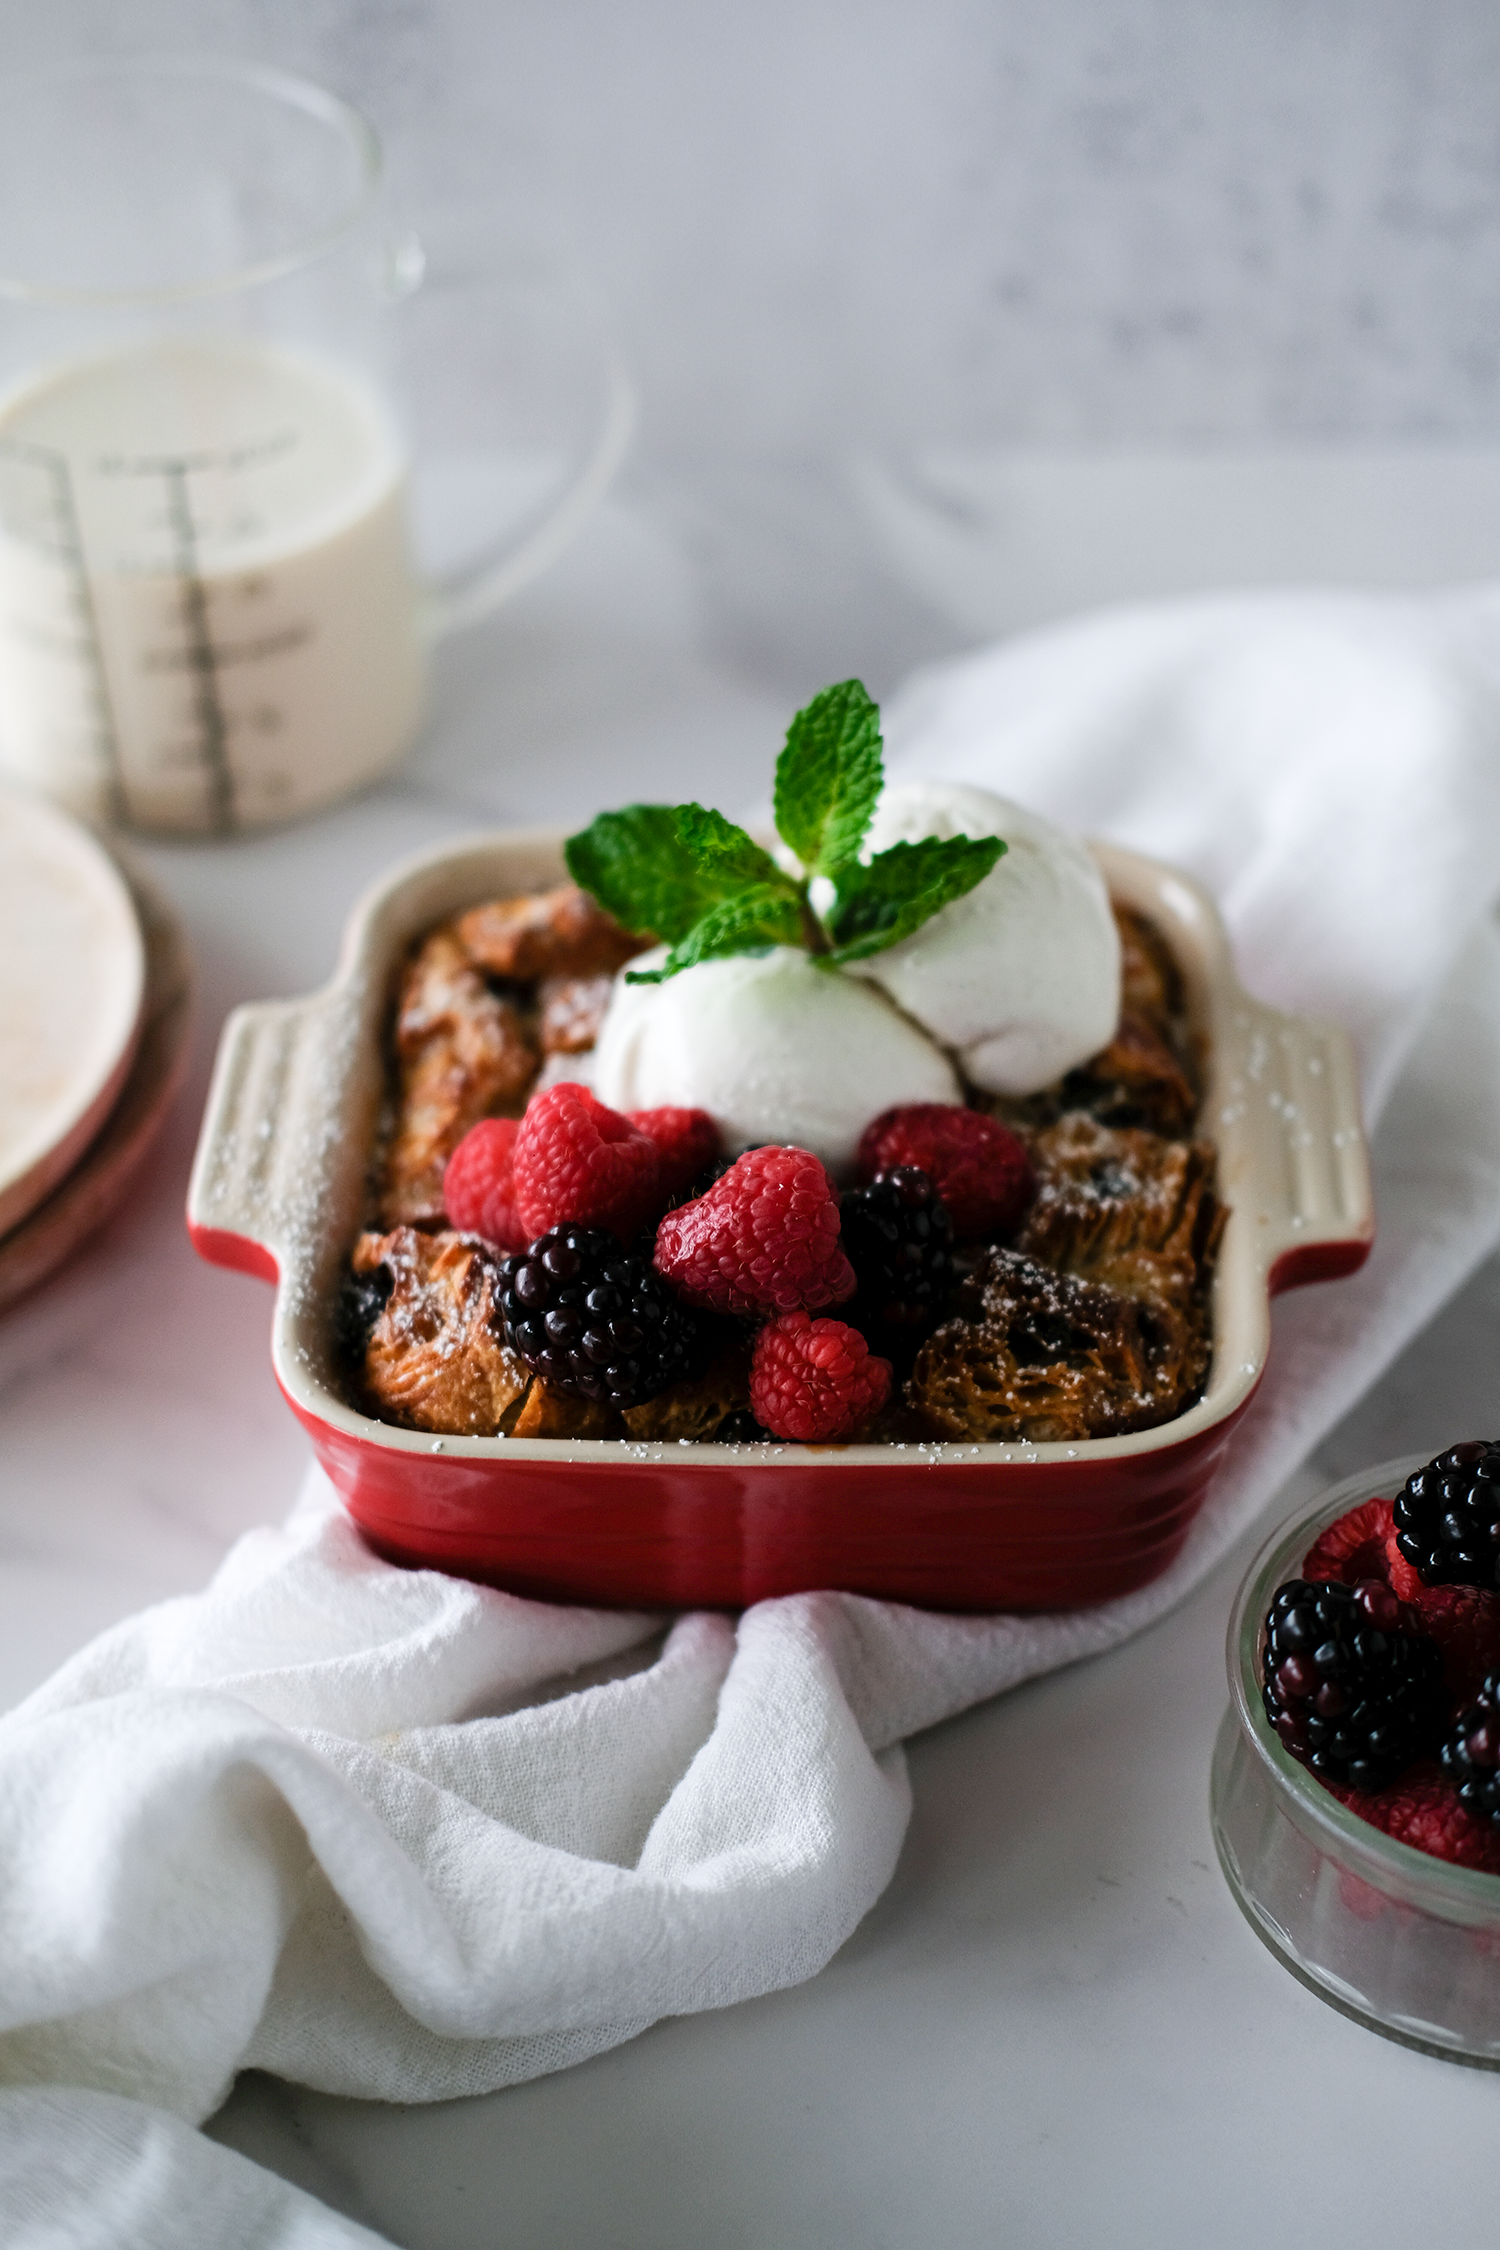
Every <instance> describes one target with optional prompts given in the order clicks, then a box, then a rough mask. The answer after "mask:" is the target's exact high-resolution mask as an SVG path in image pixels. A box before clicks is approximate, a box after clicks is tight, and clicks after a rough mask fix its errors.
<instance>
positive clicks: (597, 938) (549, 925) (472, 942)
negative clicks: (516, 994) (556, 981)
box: [450, 883, 654, 984]
mask: <svg viewBox="0 0 1500 2250" xmlns="http://www.w3.org/2000/svg"><path fill="white" fill-rule="evenodd" d="M450 928H451V929H452V932H453V935H454V937H455V938H456V939H457V940H458V943H459V944H460V945H461V946H462V947H463V949H464V951H465V953H466V954H467V955H468V957H469V959H470V960H471V961H473V962H474V963H475V964H476V965H477V966H478V967H479V968H481V969H484V970H485V971H487V973H488V974H489V975H490V976H494V977H504V978H506V979H508V980H509V981H511V982H513V983H517V984H526V983H529V982H530V981H531V980H532V978H534V977H595V976H612V975H613V974H614V972H615V970H616V969H620V968H623V967H624V965H625V963H626V962H627V961H629V960H631V959H632V958H633V957H634V956H635V955H636V954H637V953H641V952H643V951H644V950H645V948H646V947H647V946H648V945H651V944H652V943H653V942H654V941H653V940H652V939H651V938H649V937H632V936H631V935H630V933H629V931H628V930H622V929H621V927H620V925H619V923H618V922H616V921H615V920H614V919H613V917H612V916H610V915H608V914H606V913H605V911H604V909H603V907H602V906H596V905H595V903H594V901H593V900H592V899H591V898H590V897H589V895H588V893H587V891H580V890H578V889H576V888H575V887H574V885H573V884H571V883H564V884H562V885H561V886H560V887H559V888H558V889H557V890H555V891H538V892H535V893H533V894H532V895H531V896H529V897H526V898H497V899H487V900H486V901H485V903H484V904H483V905H482V906H473V907H470V909H469V911H468V912H467V913H466V914H460V915H458V916H456V917H455V919H454V921H453V922H452V923H451V924H450Z"/></svg>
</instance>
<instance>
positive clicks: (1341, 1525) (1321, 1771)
mask: <svg viewBox="0 0 1500 2250" xmlns="http://www.w3.org/2000/svg"><path fill="white" fill-rule="evenodd" d="M1477 1442H1478V1441H1476V1443H1477ZM1458 1450H1460V1449H1459V1448H1450V1449H1449V1453H1448V1454H1446V1455H1443V1456H1439V1461H1438V1463H1436V1464H1435V1463H1432V1462H1423V1461H1418V1460H1412V1459H1407V1460H1404V1461H1398V1462H1391V1463H1387V1464H1385V1465H1383V1466H1379V1467H1376V1468H1374V1469H1371V1470H1367V1471H1364V1472H1362V1473H1361V1474H1360V1475H1359V1476H1357V1477H1353V1478H1350V1479H1349V1480H1347V1481H1346V1482H1345V1483H1343V1484H1341V1485H1339V1486H1338V1487H1336V1488H1335V1489H1334V1490H1333V1491H1332V1492H1330V1493H1328V1494H1327V1495H1325V1496H1324V1497H1323V1498H1322V1499H1321V1500H1320V1501H1318V1502H1316V1503H1315V1504H1314V1505H1313V1506H1312V1507H1310V1508H1308V1509H1306V1510H1304V1511H1303V1512H1301V1513H1300V1514H1299V1515H1297V1516H1296V1517H1294V1518H1293V1519H1292V1521H1291V1522H1290V1523H1288V1524H1286V1525H1284V1526H1283V1527H1282V1528H1281V1529H1280V1530H1279V1531H1278V1532H1277V1533H1276V1534H1275V1536H1274V1537H1273V1538H1272V1539H1271V1540H1270V1541H1269V1542H1268V1543H1267V1545H1266V1547H1265V1548H1264V1549H1263V1550H1262V1552H1261V1554H1260V1555H1259V1556H1258V1557H1257V1559H1256V1561H1255V1563H1254V1564H1253V1565H1252V1567H1251V1569H1250V1571H1249V1573H1248V1574H1247V1576H1246V1578H1245V1580H1244V1583H1243V1584H1242V1586H1241V1588H1240V1592H1239V1596H1238V1599H1237V1601H1236V1604H1235V1609H1234V1614H1233V1617H1232V1619H1231V1623H1230V1632H1229V1646H1228V1658H1229V1683H1230V1709H1229V1711H1228V1712H1227V1714H1226V1716H1225V1719H1224V1723H1223V1725H1222V1726H1221V1728H1220V1731H1219V1738H1218V1742H1217V1745H1216V1748H1215V1752H1214V1762H1213V1780H1212V1818H1213V1830H1214V1841H1215V1844H1216V1846H1217V1849H1218V1853H1219V1858H1220V1862H1221V1864H1222V1866H1223V1869H1224V1873H1225V1875H1226V1877H1227V1879H1228V1881H1229V1885H1230V1888H1231V1890H1232V1892H1233V1893H1234V1896H1235V1898H1236V1899H1237V1901H1238V1903H1239V1905H1240V1906H1241V1908H1242V1909H1243V1911H1244V1913H1245V1915H1246V1917H1247V1919H1248V1920H1249V1922H1250V1924H1251V1926H1252V1928H1253V1929H1255V1930H1256V1932H1257V1934H1258V1935H1259V1936H1260V1937H1261V1938H1262V1939H1263V1940H1264V1941H1265V1943H1266V1944H1267V1945H1268V1946H1269V1947H1270V1949H1271V1951H1272V1952H1273V1953H1275V1954H1276V1955H1277V1957H1278V1958H1279V1959H1280V1960H1282V1961H1283V1962H1284V1963H1285V1965H1287V1966H1288V1967H1290V1968H1291V1969H1292V1970H1293V1971H1294V1973H1295V1974H1296V1975H1297V1976H1299V1977H1300V1978H1301V1979H1302V1980H1303V1982H1304V1983H1306V1984H1308V1985H1310V1986H1311V1987H1312V1989H1313V1990H1314V1991H1316V1992H1318V1993H1320V1994H1321V1995H1322V1996H1323V1997H1324V1998H1326V1999H1328V2000H1330V2001H1331V2002H1332V2003H1333V2005H1335V2006H1336V2007H1338V2008H1340V2009H1342V2010H1343V2011H1344V2012H1345V2013H1346V2014H1349V2015H1352V2016H1354V2017H1355V2018H1356V2019H1357V2020H1359V2021H1361V2022H1363V2023H1365V2024H1367V2025H1369V2026H1370V2027H1371V2028H1373V2029H1376V2030H1379V2031H1382V2032H1384V2033H1386V2034H1387V2035H1388V2036H1390V2037H1393V2038H1396V2039H1400V2040H1404V2041H1406V2042H1408V2043H1410V2044H1413V2045H1416V2046H1420V2047H1423V2048H1424V2049H1427V2050H1428V2051H1430V2052H1433V2053H1436V2054H1441V2055H1445V2056H1449V2057H1451V2058H1454V2059H1457V2060H1463V2061H1475V2062H1483V2063H1486V2064H1488V2065H1490V2066H1491V2067H1500V1880H1497V1877H1500V1818H1497V1817H1496V1812H1497V1810H1500V1591H1497V1590H1496V1589H1495V1588H1494V1587H1493V1585H1491V1586H1487V1587H1476V1586H1472V1585H1467V1584H1461V1585H1453V1584H1436V1585H1429V1584H1427V1583H1426V1582H1425V1581H1424V1580H1423V1579H1421V1578H1420V1577H1419V1575H1418V1573H1417V1572H1416V1570H1415V1569H1414V1567H1413V1566H1412V1564H1411V1563H1410V1562H1409V1560H1408V1559H1407V1556H1406V1554H1405V1553H1404V1551H1403V1548H1402V1544H1401V1540H1400V1533H1399V1531H1398V1528H1397V1525H1398V1519H1397V1514H1396V1507H1395V1504H1394V1496H1395V1495H1397V1494H1399V1493H1400V1492H1401V1491H1402V1490H1403V1488H1404V1487H1405V1486H1406V1485H1407V1483H1408V1480H1411V1479H1420V1478H1422V1477H1424V1476H1426V1475H1427V1474H1428V1473H1429V1472H1432V1471H1433V1470H1434V1469H1436V1470H1437V1472H1438V1474H1439V1475H1442V1474H1446V1473H1449V1472H1448V1471H1446V1470H1444V1469H1442V1467H1441V1464H1442V1462H1444V1461H1446V1460H1448V1459H1449V1458H1450V1456H1451V1454H1452V1453H1453V1452H1455V1451H1458ZM1462 1450H1464V1451H1465V1452H1467V1451H1468V1448H1467V1447H1465V1448H1463V1449H1462ZM1488 1450H1489V1449H1488V1447H1487V1446H1484V1447H1481V1448H1480V1451H1481V1452H1487V1451H1488ZM1477 1457H1478V1455H1477V1454H1476V1455H1473V1456H1471V1458H1477ZM1460 1466H1462V1464H1460ZM1450 1544H1452V1543H1451V1542H1450ZM1362 1639H1363V1641H1364V1644H1365V1645H1364V1648H1363V1650H1361V1649H1360V1646H1359V1643H1360V1642H1361V1640H1362ZM1320 1698H1322V1700H1323V1709H1322V1710H1321V1711H1319V1709H1318V1703H1319V1699H1320ZM1340 1729H1342V1730H1343V1734H1344V1737H1345V1739H1344V1740H1342V1741H1340V1740H1339V1739H1338V1736H1339V1732H1340ZM1371 1750H1373V1752H1374V1755H1373V1757H1371V1756H1368V1753H1369V1752H1370V1751H1371Z"/></svg>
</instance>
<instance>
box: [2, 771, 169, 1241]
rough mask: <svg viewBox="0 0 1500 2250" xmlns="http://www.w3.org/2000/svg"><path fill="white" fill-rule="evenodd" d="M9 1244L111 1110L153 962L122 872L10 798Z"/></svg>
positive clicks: (5, 897) (6, 910) (5, 1052)
mask: <svg viewBox="0 0 1500 2250" xmlns="http://www.w3.org/2000/svg"><path fill="white" fill-rule="evenodd" d="M0 959H3V961H4V963H5V974H4V979H3V982H0V1237H3V1236H5V1235H6V1234H8V1233H9V1232H10V1231H11V1229H12V1228H13V1227H16V1226H19V1224H20V1223H21V1221H22V1220H23V1219H24V1218H25V1217H26V1215H27V1213H28V1212H30V1211H32V1210H34V1209H35V1208H36V1206H37V1205H38V1204H39V1203H41V1202H43V1201H44V1199H45V1198H46V1197H47V1196H48V1195H50V1194H51V1192H52V1190H53V1188H54V1187H55V1186H56V1185H57V1183H58V1181H59V1180H61V1179H63V1178H64V1177H65V1176H66V1174H67V1173H69V1172H70V1171H71V1170H72V1169H73V1167H74V1165H75V1164H76V1163H77V1162H78V1160H79V1158H80V1157H81V1156H82V1154H83V1152H84V1150H85V1149H86V1148H87V1147H88V1145H89V1143H90V1141H91V1140H92V1139H93V1138H94V1135H95V1134H96V1133H97V1132H98V1130H99V1128H100V1126H101V1125H102V1124H103V1123H104V1120H105V1118H106V1117H107V1116H108V1115H109V1113H110V1111H111V1109H113V1107H114V1105H115V1103H116V1101H117V1100H118V1098H119V1095H120V1092H121V1090H122V1088H123V1087H124V1084H125V1080H126V1077H127V1075H128V1073H129V1070H130V1066H131V1063H132V1060H133V1058H134V1055H135V1048H136V1042H137V1040H138V1038H139V1035H140V1028H141V1008H142V1003H143V999H144V995H145V986H146V954H145V946H144V943H143V941H142V936H141V929H140V924H139V921H138V920H137V917H136V911H135V906H134V904H133V902H132V899H131V896H130V892H129V890H128V888H127V887H126V884H125V881H124V878H123V877H122V875H121V873H120V870H119V869H118V867H116V865H115V863H114V861H113V860H112V859H111V858H110V856H109V854H108V853H107V852H106V851H105V850H104V848H103V846H102V845H101V844H99V843H97V842H96V841H95V839H94V838H93V837H92V836H91V835H90V834H89V832H88V830H87V829H86V828H84V827H82V826H80V824H79V823H78V822H77V821H76V820H70V819H69V818H68V816H67V814H66V813H62V812H59V811H58V810H57V808H56V807H55V806H53V805H48V804H45V803H43V802H42V800H41V799H40V798H36V797H26V796H22V795H20V794H19V793H18V792H15V791H11V790H4V791H0Z"/></svg>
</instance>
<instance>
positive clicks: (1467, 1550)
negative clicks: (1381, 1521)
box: [1395, 1438, 1500, 1586]
mask: <svg viewBox="0 0 1500 2250" xmlns="http://www.w3.org/2000/svg"><path fill="white" fill-rule="evenodd" d="M1395 1515H1396V1545H1397V1546H1398V1547H1399V1548H1400V1550H1401V1552H1402V1554H1403V1555H1404V1556H1405V1557H1406V1559H1407V1561H1408V1562H1409V1563H1410V1564H1411V1566H1412V1568H1413V1570H1415V1571H1416V1573H1417V1575H1418V1577H1419V1578H1421V1579H1422V1580H1423V1582H1424V1583H1425V1584H1426V1585H1428V1586H1494V1585H1496V1584H1497V1583H1500V1571H1497V1565H1500V1443H1497V1442H1496V1441H1495V1440H1494V1439H1491V1438H1470V1439H1469V1440H1468V1441H1467V1443H1465V1444H1463V1445H1450V1446H1449V1448H1448V1450H1447V1452H1446V1453H1440V1454H1439V1455H1438V1457H1437V1459H1436V1460H1435V1461H1429V1462H1428V1463H1427V1465H1426V1467H1425V1468H1422V1469H1417V1470H1414V1471H1413V1473H1412V1474H1411V1475H1410V1476H1409V1477H1408V1478H1407V1480H1406V1483H1405V1485H1404V1486H1403V1488H1402V1490H1401V1493H1400V1496H1399V1498H1398V1499H1397V1501H1396V1509H1395Z"/></svg>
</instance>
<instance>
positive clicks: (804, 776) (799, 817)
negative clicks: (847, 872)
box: [775, 680, 884, 875]
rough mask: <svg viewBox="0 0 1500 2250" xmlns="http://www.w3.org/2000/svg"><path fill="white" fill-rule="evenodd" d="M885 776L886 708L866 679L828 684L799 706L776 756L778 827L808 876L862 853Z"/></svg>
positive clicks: (835, 869)
mask: <svg viewBox="0 0 1500 2250" xmlns="http://www.w3.org/2000/svg"><path fill="white" fill-rule="evenodd" d="M883 778H884V767H883V765H882V761H881V744H880V712H879V710H878V709H877V707H876V705H875V704H874V703H873V702H872V701H871V699H870V697H869V696H868V695H867V694H866V692H865V689H864V687H863V685H862V683H861V682H860V681H858V680H840V681H839V682H838V684H837V685H836V686H835V687H826V688H824V690H823V692H822V693H821V695H815V696H814V697H813V699H812V701H811V703H809V704H808V705H807V707H806V708H805V709H804V710H801V711H799V712H798V713H797V716H796V718H795V719H793V721H792V723H791V725H790V727H788V729H787V737H786V748H785V749H784V750H783V751H782V753H781V756H780V758H779V759H778V760H777V762H776V798H775V805H776V829H777V833H778V835H780V836H781V838H782V839H783V841H784V842H786V843H788V844H790V845H791V847H792V850H793V851H794V852H795V853H796V854H797V857H798V858H799V859H800V860H801V862H802V864H803V866H804V867H805V868H806V869H807V871H808V873H809V875H837V873H838V871H839V870H840V869H841V868H843V867H847V866H848V865H849V863H850V862H851V861H852V860H854V859H856V858H857V857H858V855H859V847H860V845H861V844H862V843H863V842H864V839H865V831H866V830H867V829H868V827H869V825H870V816H871V814H872V813H873V812H874V810H875V800H876V798H877V797H878V796H879V795H880V786H881V782H882V779H883Z"/></svg>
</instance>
